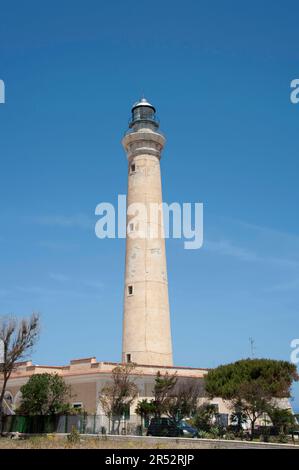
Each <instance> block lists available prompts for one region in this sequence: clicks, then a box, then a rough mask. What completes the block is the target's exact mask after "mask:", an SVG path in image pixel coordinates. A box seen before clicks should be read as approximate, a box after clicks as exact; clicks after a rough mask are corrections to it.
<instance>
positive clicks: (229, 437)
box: [223, 432, 236, 441]
mask: <svg viewBox="0 0 299 470" xmlns="http://www.w3.org/2000/svg"><path fill="white" fill-rule="evenodd" d="M223 438H224V439H226V440H227V441H234V440H235V439H236V436H235V435H234V433H233V432H227V433H226V434H224V436H223Z"/></svg>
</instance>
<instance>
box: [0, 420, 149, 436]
mask: <svg viewBox="0 0 299 470" xmlns="http://www.w3.org/2000/svg"><path fill="white" fill-rule="evenodd" d="M73 427H75V428H76V429H78V431H79V432H80V434H122V435H135V436H136V435H142V434H145V432H146V428H145V426H144V424H143V422H142V420H141V418H140V417H139V416H136V415H133V416H131V417H129V418H124V417H120V418H117V419H113V420H112V419H109V418H108V417H107V416H105V415H66V416H58V415H52V416H20V415H9V416H5V419H4V423H3V432H20V433H29V434H40V433H53V432H57V433H70V432H71V430H72V428H73Z"/></svg>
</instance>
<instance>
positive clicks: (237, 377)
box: [205, 359, 298, 438]
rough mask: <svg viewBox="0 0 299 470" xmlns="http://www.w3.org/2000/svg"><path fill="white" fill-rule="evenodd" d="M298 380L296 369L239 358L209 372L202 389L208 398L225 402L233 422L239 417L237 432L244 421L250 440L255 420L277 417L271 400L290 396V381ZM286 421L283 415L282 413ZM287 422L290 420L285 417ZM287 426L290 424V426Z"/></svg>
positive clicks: (289, 364) (289, 365)
mask: <svg viewBox="0 0 299 470" xmlns="http://www.w3.org/2000/svg"><path fill="white" fill-rule="evenodd" d="M295 380H298V374H297V370H296V366H295V365H294V364H291V363H290V362H286V361H276V360H273V359H243V360H241V361H237V362H234V363H232V364H227V365H223V366H219V367H217V368H216V369H213V370H210V371H209V372H208V374H207V376H206V378H205V389H206V392H207V394H208V396H209V397H210V398H213V397H220V398H222V399H224V400H226V401H227V404H228V406H229V407H230V408H231V410H232V414H233V417H234V419H237V421H238V417H239V421H238V428H239V429H238V430H239V431H241V422H242V420H243V419H244V418H246V419H247V420H248V421H249V422H250V424H251V437H252V438H253V437H254V431H255V424H256V421H257V420H258V419H259V418H261V417H262V416H263V415H264V414H268V415H269V413H270V412H271V413H272V416H274V415H275V412H276V413H278V414H279V411H275V410H278V409H279V408H278V406H277V405H276V404H275V399H280V398H288V397H290V388H291V385H292V382H293V381H295ZM284 416H285V418H287V415H286V413H285V414H284ZM289 419H290V417H289ZM290 425H291V424H290Z"/></svg>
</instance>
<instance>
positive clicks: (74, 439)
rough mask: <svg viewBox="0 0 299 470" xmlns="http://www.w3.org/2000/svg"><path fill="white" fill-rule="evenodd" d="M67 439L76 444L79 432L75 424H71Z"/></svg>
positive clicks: (78, 439)
mask: <svg viewBox="0 0 299 470" xmlns="http://www.w3.org/2000/svg"><path fill="white" fill-rule="evenodd" d="M67 440H68V442H69V443H70V444H78V442H80V433H79V431H78V429H77V428H76V427H75V426H72V430H71V432H70V433H69V434H68V436H67Z"/></svg>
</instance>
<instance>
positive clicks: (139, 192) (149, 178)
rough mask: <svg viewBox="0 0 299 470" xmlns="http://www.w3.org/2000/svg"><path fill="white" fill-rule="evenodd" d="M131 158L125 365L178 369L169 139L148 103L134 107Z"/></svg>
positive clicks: (128, 137) (126, 143) (126, 141)
mask: <svg viewBox="0 0 299 470" xmlns="http://www.w3.org/2000/svg"><path fill="white" fill-rule="evenodd" d="M122 144H123V147H124V149H125V151H126V154H127V159H128V194H127V236H126V262H125V286H124V311H123V344H122V361H123V362H134V363H136V364H143V365H161V366H172V365H173V360H172V341H171V327H170V312H169V300H168V279H167V265H166V251H165V238H164V227H163V216H162V215H161V212H162V211H160V217H157V213H158V212H157V210H153V209H155V208H156V209H157V208H159V207H160V208H161V207H162V184H161V169H160V159H161V152H162V150H163V147H164V144H165V137H164V136H163V134H162V133H161V132H160V131H159V122H158V119H157V117H156V110H155V108H154V106H153V105H151V104H150V103H149V102H148V101H147V100H146V99H145V98H142V99H141V100H140V101H138V102H137V103H135V104H134V105H133V107H132V116H131V119H130V122H129V129H128V130H127V132H126V134H125V136H124V138H123V140H122Z"/></svg>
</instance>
